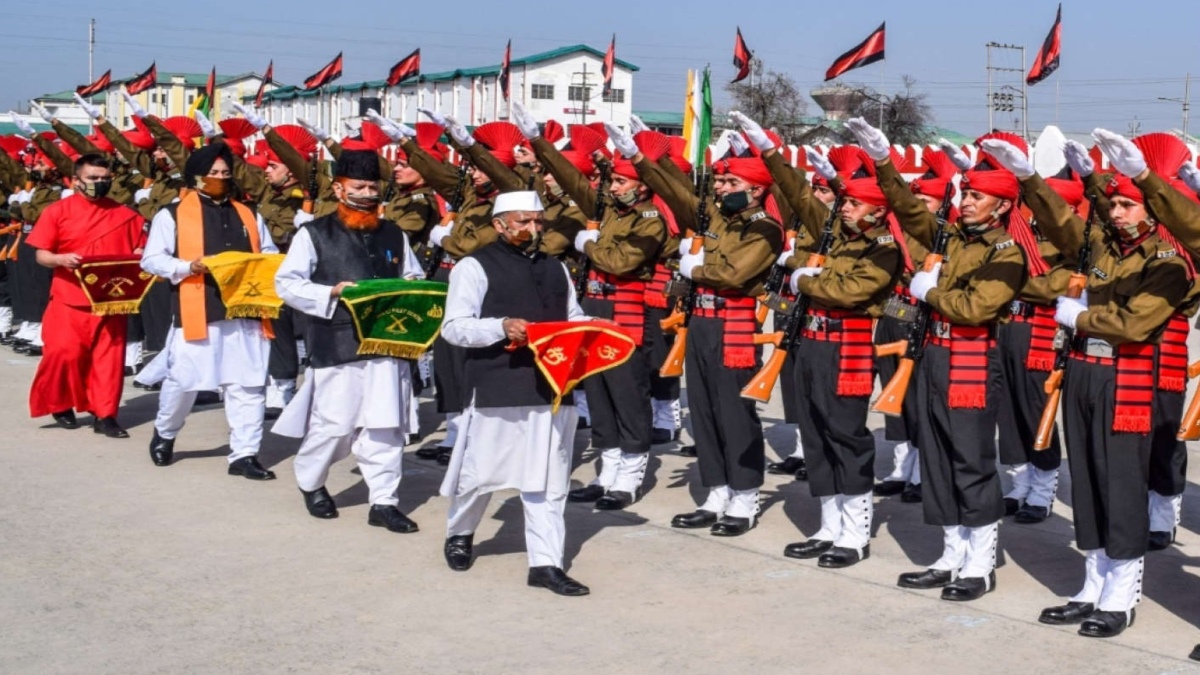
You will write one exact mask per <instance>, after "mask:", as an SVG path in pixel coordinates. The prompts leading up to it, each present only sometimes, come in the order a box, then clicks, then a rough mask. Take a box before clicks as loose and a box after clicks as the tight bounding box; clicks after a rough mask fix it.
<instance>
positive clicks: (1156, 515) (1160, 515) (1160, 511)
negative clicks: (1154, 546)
mask: <svg viewBox="0 0 1200 675" xmlns="http://www.w3.org/2000/svg"><path fill="white" fill-rule="evenodd" d="M1182 506H1183V495H1175V496H1174V497H1164V496H1163V495H1160V494H1158V493H1157V492H1155V491H1154V490H1151V491H1150V531H1151V532H1170V531H1172V530H1174V529H1175V527H1176V526H1177V525H1179V516H1180V511H1181V507H1182Z"/></svg>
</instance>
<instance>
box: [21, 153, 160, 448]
mask: <svg viewBox="0 0 1200 675" xmlns="http://www.w3.org/2000/svg"><path fill="white" fill-rule="evenodd" d="M111 187H112V169H111V166H110V164H109V161H108V160H107V159H106V158H104V157H103V156H101V155H83V156H82V157H80V158H79V159H78V160H77V161H76V162H75V181H74V189H75V193H74V194H72V195H71V196H69V197H66V198H64V199H61V200H59V201H58V202H55V203H54V204H52V205H51V206H50V207H49V208H47V209H46V210H45V211H44V212H42V216H41V217H40V218H39V219H38V221H37V224H36V225H35V226H34V228H33V232H32V233H30V235H29V239H28V240H27V243H28V244H29V245H30V246H32V247H33V248H35V249H37V262H38V264H39V265H42V266H43V267H49V268H51V269H53V270H54V279H53V281H52V282H51V288H50V303H49V305H47V307H46V313H45V315H44V317H43V319H42V323H43V325H44V326H45V328H46V330H45V331H43V336H44V337H43V340H44V341H45V347H44V353H43V357H42V360H41V362H40V363H38V369H37V374H36V375H34V378H33V387H32V388H31V390H30V392H29V413H30V415H31V416H33V417H41V416H43V415H53V416H54V419H55V420H56V421H57V422H58V424H59V426H61V427H63V428H65V429H75V428H78V426H79V422H78V421H77V420H76V419H75V411H76V410H78V411H87V412H91V413H92V414H93V415H95V417H96V419H95V421H94V422H93V423H92V429H93V431H95V432H96V433H98V434H104V435H106V436H108V437H110V438H128V437H129V434H128V433H126V431H125V430H124V429H122V428H121V426H120V425H119V424H117V407H118V406H119V405H120V403H121V387H122V377H123V375H124V369H125V325H126V318H125V316H123V315H113V316H98V315H96V314H93V313H92V311H91V310H92V302H91V300H89V298H88V295H87V294H86V293H85V292H84V290H83V287H82V286H81V285H80V280H79V277H78V275H77V274H76V273H75V270H76V269H77V268H79V266H80V264H81V263H83V262H85V261H86V260H88V259H90V258H96V257H100V256H104V257H109V258H112V257H119V256H128V257H130V258H133V257H134V256H135V255H136V254H138V253H140V252H141V247H142V239H143V236H142V227H143V225H144V224H145V220H144V219H143V218H142V217H141V216H139V215H138V213H137V212H136V211H134V210H132V209H130V208H127V207H125V206H121V205H120V204H118V203H116V202H114V201H113V200H111V199H109V198H108V197H107V195H108V191H109V188H111Z"/></svg>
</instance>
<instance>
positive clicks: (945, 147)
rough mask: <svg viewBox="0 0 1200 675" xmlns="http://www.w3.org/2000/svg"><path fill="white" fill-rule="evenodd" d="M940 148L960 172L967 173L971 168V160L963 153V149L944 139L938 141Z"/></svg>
mask: <svg viewBox="0 0 1200 675" xmlns="http://www.w3.org/2000/svg"><path fill="white" fill-rule="evenodd" d="M938 147H940V148H941V149H942V152H944V153H946V156H947V157H949V158H950V161H951V162H952V163H953V164H954V166H956V167H958V170H959V171H966V170H967V169H970V168H971V158H970V157H968V156H967V153H965V152H963V151H962V148H960V147H958V146H957V145H955V144H953V143H951V142H950V141H948V140H946V139H944V138H939V139H938Z"/></svg>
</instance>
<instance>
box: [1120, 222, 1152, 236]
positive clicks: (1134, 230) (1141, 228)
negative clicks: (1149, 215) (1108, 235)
mask: <svg viewBox="0 0 1200 675" xmlns="http://www.w3.org/2000/svg"><path fill="white" fill-rule="evenodd" d="M1152 227H1154V225H1153V223H1148V222H1146V221H1144V220H1143V221H1141V222H1138V223H1134V224H1133V225H1121V226H1114V228H1115V229H1116V230H1117V236H1119V237H1120V238H1121V240H1122V241H1133V240H1134V239H1137V238H1138V237H1140V236H1142V235H1143V234H1145V233H1146V232H1148V231H1149V230H1150V228H1152Z"/></svg>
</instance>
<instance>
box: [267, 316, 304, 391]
mask: <svg viewBox="0 0 1200 675" xmlns="http://www.w3.org/2000/svg"><path fill="white" fill-rule="evenodd" d="M295 316H296V312H295V310H293V309H292V308H291V307H288V306H287V305H284V306H283V307H282V308H281V309H280V310H279V318H277V319H275V320H274V321H272V328H274V330H275V337H273V338H271V353H270V358H269V359H268V361H267V374H269V375H270V376H271V377H273V378H274V379H276V380H294V379H296V378H297V377H299V376H300V352H299V351H298V350H297V349H296V335H297V332H296V326H295V322H294V318H295Z"/></svg>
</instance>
